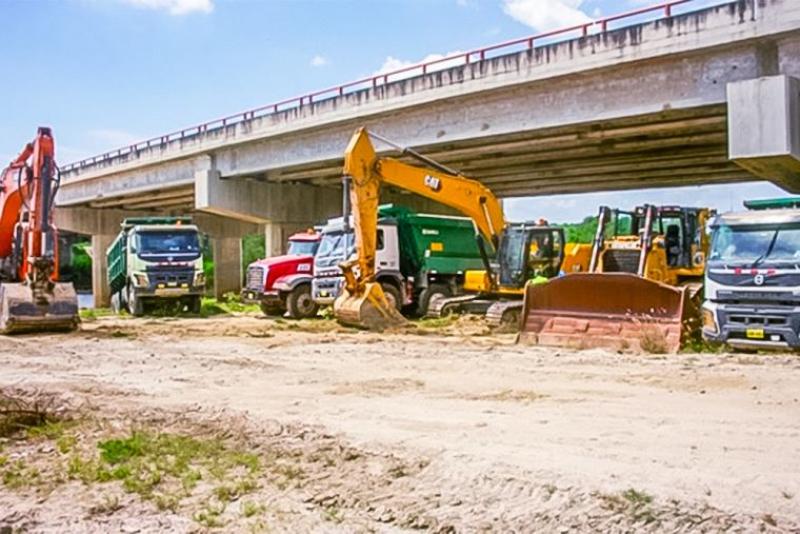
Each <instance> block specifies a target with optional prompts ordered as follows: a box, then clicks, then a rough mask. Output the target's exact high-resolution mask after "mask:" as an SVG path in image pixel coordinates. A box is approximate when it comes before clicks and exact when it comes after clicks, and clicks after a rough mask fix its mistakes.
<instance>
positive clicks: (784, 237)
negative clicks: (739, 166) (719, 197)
mask: <svg viewBox="0 0 800 534" xmlns="http://www.w3.org/2000/svg"><path fill="white" fill-rule="evenodd" d="M745 205H746V206H747V205H748V203H745ZM752 205H755V204H751V206H752ZM758 205H759V206H760V207H759V208H757V209H753V210H751V211H747V212H739V213H726V214H723V215H719V216H717V217H716V218H715V219H714V221H713V222H712V225H711V228H712V242H711V251H710V253H709V257H708V266H707V270H706V281H705V302H704V304H703V336H704V337H705V338H706V339H708V340H710V341H716V342H724V343H727V344H729V345H731V346H734V347H740V348H751V349H760V348H777V349H787V348H789V349H798V348H800V334H799V333H800V209H798V208H796V207H791V208H789V209H764V208H767V207H769V206H770V204H768V203H764V204H758ZM780 205H782V204H781V203H775V204H774V206H780ZM748 207H750V206H748Z"/></svg>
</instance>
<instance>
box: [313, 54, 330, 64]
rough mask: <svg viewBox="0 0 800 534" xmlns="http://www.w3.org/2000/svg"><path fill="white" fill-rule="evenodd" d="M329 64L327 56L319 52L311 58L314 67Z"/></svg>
mask: <svg viewBox="0 0 800 534" xmlns="http://www.w3.org/2000/svg"><path fill="white" fill-rule="evenodd" d="M327 64H328V59H327V58H326V57H325V56H321V55H319V54H317V55H316V56H314V57H312V58H311V66H312V67H324V66H325V65H327Z"/></svg>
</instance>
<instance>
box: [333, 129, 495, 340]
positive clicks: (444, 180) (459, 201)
mask: <svg viewBox="0 0 800 534" xmlns="http://www.w3.org/2000/svg"><path fill="white" fill-rule="evenodd" d="M384 141H385V140H384ZM404 152H405V153H411V154H413V155H415V156H416V157H417V158H421V159H423V161H425V162H426V163H428V164H429V165H430V167H428V166H425V167H421V166H416V165H409V164H407V163H404V162H402V161H399V160H397V159H393V158H388V157H383V158H379V157H378V156H377V154H376V152H375V147H374V146H373V144H372V141H371V139H370V133H369V132H368V131H367V130H366V128H360V129H359V130H358V131H357V132H356V133H355V134H354V135H353V137H352V138H351V139H350V142H349V143H348V145H347V150H346V152H345V156H344V169H343V172H344V175H345V176H349V177H350V179H351V187H350V200H351V204H352V206H353V227H354V232H355V243H356V249H357V251H358V256H357V258H355V259H353V260H349V261H346V262H344V263H343V264H342V265H341V268H342V271H343V273H344V278H345V286H344V291H343V292H342V295H340V297H339V298H338V299H336V302H334V314H335V315H336V317H337V319H339V321H341V322H343V323H346V324H353V325H357V326H366V327H368V328H383V327H385V326H389V325H391V324H394V323H398V322H400V321H402V317H401V316H400V314H399V312H397V310H396V309H394V307H392V306H390V304H389V302H388V301H387V299H386V296H385V294H384V293H383V290H382V289H381V287H380V285H379V284H377V283H376V282H375V274H376V269H375V254H376V245H377V243H376V240H377V229H378V205H379V202H380V186H381V183H384V184H386V185H391V186H394V187H398V188H401V189H405V190H406V191H410V192H412V193H416V194H418V195H420V196H423V197H426V198H429V199H432V200H434V201H436V202H438V203H441V204H442V205H445V206H448V207H451V208H453V209H455V210H457V211H459V212H460V213H463V214H464V215H466V216H468V217H470V218H471V219H472V220H473V221H474V223H475V226H476V228H477V230H478V232H480V234H481V235H482V236H483V237H484V238H485V239H486V240H487V241H488V242H489V243H491V244H492V246H494V247H495V248H496V247H497V244H498V236H499V235H500V234H501V233H502V232H503V230H504V229H505V227H506V221H505V217H504V216H503V209H502V206H501V205H500V202H499V201H498V200H497V197H495V196H494V194H493V193H492V192H491V191H490V190H489V189H488V188H486V187H485V186H484V185H483V184H481V183H480V182H478V181H476V180H472V179H469V178H466V177H464V176H460V175H458V174H457V173H455V172H446V170H444V169H445V168H444V167H442V166H440V165H438V164H436V163H435V162H432V161H430V160H427V159H426V158H424V157H423V156H420V155H418V154H415V153H414V152H411V151H408V150H404ZM433 166H438V167H439V168H438V169H434V168H432V167H433ZM356 266H357V267H358V270H357V271H356Z"/></svg>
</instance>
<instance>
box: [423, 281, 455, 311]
mask: <svg viewBox="0 0 800 534" xmlns="http://www.w3.org/2000/svg"><path fill="white" fill-rule="evenodd" d="M452 296H453V292H452V291H450V287H449V286H448V285H446V284H431V285H429V286H428V287H426V288H425V289H423V290H422V293H420V294H419V302H418V303H417V315H419V316H420V317H425V315H427V313H428V308H429V307H430V305H431V302H433V301H434V299H440V298H444V299H446V298H448V297H452Z"/></svg>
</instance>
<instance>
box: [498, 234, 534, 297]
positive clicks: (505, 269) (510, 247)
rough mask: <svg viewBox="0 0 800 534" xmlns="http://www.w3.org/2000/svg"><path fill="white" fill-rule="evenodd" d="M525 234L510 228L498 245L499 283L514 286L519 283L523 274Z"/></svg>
mask: <svg viewBox="0 0 800 534" xmlns="http://www.w3.org/2000/svg"><path fill="white" fill-rule="evenodd" d="M527 237H528V236H527V232H526V231H525V230H523V229H513V228H510V229H509V230H508V231H507V232H506V233H505V235H504V236H503V241H502V242H501V243H500V253H499V254H498V256H499V258H498V259H499V260H500V283H501V284H502V285H515V284H518V283H520V282H521V280H522V277H523V276H524V274H525V255H526V251H525V241H527Z"/></svg>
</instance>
